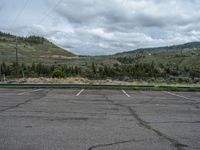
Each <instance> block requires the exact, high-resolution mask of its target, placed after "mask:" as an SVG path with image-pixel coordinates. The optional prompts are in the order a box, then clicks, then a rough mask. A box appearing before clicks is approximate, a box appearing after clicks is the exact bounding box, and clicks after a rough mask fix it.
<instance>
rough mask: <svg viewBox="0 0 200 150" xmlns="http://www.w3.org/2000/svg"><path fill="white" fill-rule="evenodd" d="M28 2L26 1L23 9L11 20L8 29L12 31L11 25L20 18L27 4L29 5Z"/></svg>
mask: <svg viewBox="0 0 200 150" xmlns="http://www.w3.org/2000/svg"><path fill="white" fill-rule="evenodd" d="M29 1H30V0H26V1H25V3H24V5H23V7H22V8H21V10H20V11H19V13H18V14H17V15H16V17H15V19H14V20H13V22H12V23H11V24H10V28H9V29H12V27H13V25H14V24H15V23H16V22H17V19H18V18H19V17H20V16H21V14H22V13H23V11H24V9H25V8H26V6H27V4H28V3H29Z"/></svg>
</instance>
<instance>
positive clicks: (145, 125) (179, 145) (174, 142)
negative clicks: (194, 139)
mask: <svg viewBox="0 0 200 150" xmlns="http://www.w3.org/2000/svg"><path fill="white" fill-rule="evenodd" d="M104 98H105V99H106V100H107V101H108V102H110V103H111V104H113V105H115V106H118V107H121V108H125V109H127V110H128V111H129V112H130V113H131V115H132V116H133V117H134V118H135V119H136V120H137V121H138V124H139V125H140V126H141V127H143V128H145V129H148V130H151V131H153V132H154V133H156V134H157V135H158V136H160V137H162V138H164V139H165V140H167V141H168V142H170V143H171V144H172V145H173V146H174V147H175V148H176V149H177V150H182V149H183V148H184V147H188V145H185V144H182V143H180V142H179V141H177V140H176V139H174V138H171V137H169V136H168V135H166V134H164V133H162V132H161V131H159V130H158V129H155V128H153V127H152V126H151V125H149V124H148V123H147V122H146V121H144V120H143V119H142V118H140V116H139V115H138V114H137V112H136V111H135V110H134V109H133V108H132V107H131V106H126V105H124V104H119V103H115V101H114V100H111V99H109V98H108V97H107V96H106V95H104ZM129 142H130V141H129ZM124 143H128V142H124ZM102 145H103V144H102ZM104 146H110V145H108V144H107V145H106V144H104ZM92 148H93V149H94V148H96V146H92ZM88 150H91V149H88Z"/></svg>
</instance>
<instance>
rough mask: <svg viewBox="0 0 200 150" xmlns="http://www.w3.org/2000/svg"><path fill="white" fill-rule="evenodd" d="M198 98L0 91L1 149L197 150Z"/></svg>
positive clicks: (180, 94) (137, 93)
mask: <svg viewBox="0 0 200 150" xmlns="http://www.w3.org/2000/svg"><path fill="white" fill-rule="evenodd" d="M199 139H200V93H189V92H152V91H120V90H116V91H115V90H82V91H80V90H67V89H39V90H33V89H26V90H25V89H20V90H19V89H0V150H199V149H200V140H199Z"/></svg>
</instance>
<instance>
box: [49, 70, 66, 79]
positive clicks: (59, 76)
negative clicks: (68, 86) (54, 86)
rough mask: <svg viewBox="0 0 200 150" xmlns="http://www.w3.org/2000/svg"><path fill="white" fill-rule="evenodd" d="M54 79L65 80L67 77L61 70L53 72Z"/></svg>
mask: <svg viewBox="0 0 200 150" xmlns="http://www.w3.org/2000/svg"><path fill="white" fill-rule="evenodd" d="M52 77H53V78H64V77H65V75H64V73H63V71H61V70H55V71H54V72H53V74H52Z"/></svg>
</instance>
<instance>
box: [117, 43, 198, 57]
mask: <svg viewBox="0 0 200 150" xmlns="http://www.w3.org/2000/svg"><path fill="white" fill-rule="evenodd" d="M186 49H190V50H191V49H200V42H190V43H185V44H180V45H172V46H164V47H152V48H140V49H136V50H132V51H128V52H122V53H117V54H116V55H126V54H129V55H130V54H135V53H138V52H139V53H142V52H155V51H180V50H186Z"/></svg>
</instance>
